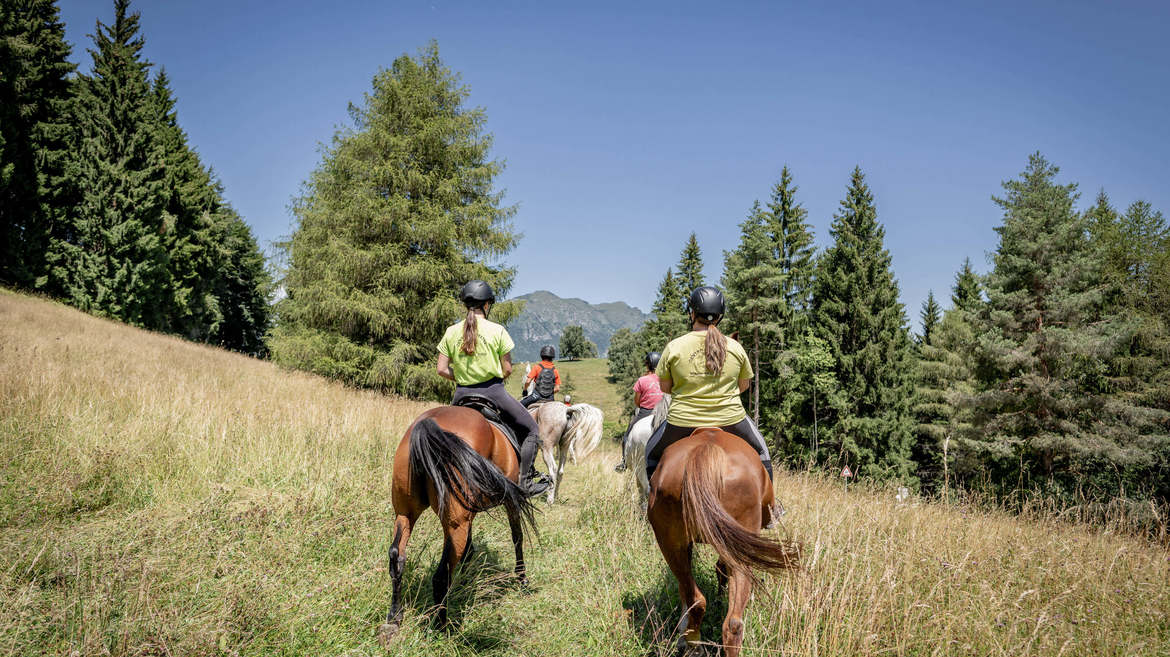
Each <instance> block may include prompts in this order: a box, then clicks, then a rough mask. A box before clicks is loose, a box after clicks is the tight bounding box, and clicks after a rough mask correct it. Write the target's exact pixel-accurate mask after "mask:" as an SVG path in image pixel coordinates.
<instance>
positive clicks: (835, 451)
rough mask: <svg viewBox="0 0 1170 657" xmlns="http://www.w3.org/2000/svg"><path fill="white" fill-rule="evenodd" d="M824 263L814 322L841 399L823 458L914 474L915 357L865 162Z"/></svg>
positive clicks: (880, 472)
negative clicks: (828, 355)
mask: <svg viewBox="0 0 1170 657" xmlns="http://www.w3.org/2000/svg"><path fill="white" fill-rule="evenodd" d="M830 233H831V234H832V236H833V238H834V243H833V245H832V246H831V247H829V248H828V250H826V251H825V253H824V255H823V257H822V258H821V259H820V261H819V263H818V270H817V275H816V282H815V284H814V287H813V301H812V304H813V306H812V327H813V331H814V333H815V335H816V337H818V338H820V339H821V340H824V342H825V343H827V345H828V349H829V351H830V353H831V354H832V357H833V363H834V365H833V366H834V375H835V378H836V381H837V387H838V388H839V391H840V396H841V399H842V400H843V402H842V404H843V405H842V406H841V407H840V408H839V409H837V413H836V417H835V418H833V420H832V422H831V423H826V424H827V425H828V426H826V425H822V428H821V441H820V451H821V456H819V457H818V459H817V460H818V461H820V462H830V463H833V464H834V465H835V466H840V465H846V464H847V465H850V466H851V467H854V469H855V471H856V472H858V473H860V474H861V475H866V476H882V477H891V478H895V479H900V480H903V481H910V480H911V479H912V475H911V470H912V463H911V460H910V452H911V446H912V443H913V431H912V426H913V420H912V416H911V414H910V401H911V396H912V395H913V385H914V384H913V363H912V360H911V350H910V339H909V331H908V329H907V327H906V319H905V312H904V310H903V307H902V304H901V303H900V302H899V301H898V285H897V283H896V282H895V280H894V275H893V272H892V271H891V269H890V264H891V261H890V254H889V252H888V251H886V249H885V247H884V244H883V240H884V237H885V229H883V228H882V226H881V225H880V224H879V223H878V221H877V209H876V208H875V207H874V203H873V196H872V194H871V193H870V191H869V188H868V186H867V185H866V184H865V178H864V176H863V175H862V173H861V169H860V168H855V169H854V170H853V174H852V181H851V184H850V186H849V190H848V192H847V193H846V196H845V199H844V200H842V201H841V207H840V209H839V210H838V212H837V213H836V215H835V216H834V218H833V224H832V227H831V228H830Z"/></svg>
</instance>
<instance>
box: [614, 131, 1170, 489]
mask: <svg viewBox="0 0 1170 657" xmlns="http://www.w3.org/2000/svg"><path fill="white" fill-rule="evenodd" d="M1058 172H1059V170H1058V169H1057V167H1056V166H1054V165H1052V164H1051V163H1049V162H1048V161H1047V160H1046V159H1045V158H1044V157H1043V156H1041V155H1040V154H1035V155H1032V156H1031V157H1030V158H1029V161H1028V164H1027V167H1026V168H1025V170H1024V171H1023V172H1022V173H1021V174H1020V175H1019V176H1018V177H1017V178H1015V179H1012V180H1009V181H1007V182H1005V183H1004V184H1003V193H1002V194H1001V195H1000V196H997V197H994V200H995V203H996V204H997V205H998V206H999V208H1000V209H1001V211H1002V213H1003V214H1002V223H1001V225H999V226H998V227H997V228H996V229H995V230H996V232H997V233H998V235H999V244H998V246H997V248H996V249H995V251H994V252H993V253H992V254H990V261H991V270H990V271H989V272H988V273H987V274H986V275H979V274H977V273H976V272H975V271H974V269H973V268H972V266H971V262H970V259H968V260H966V261H964V262H963V263H962V264H961V266H960V267H959V269H958V271H957V273H956V274H955V278H954V281H953V285H952V286H951V290H950V301H951V303H950V307H949V308H948V309H946V310H945V311H944V310H943V309H942V307H941V305H940V304H939V302H938V300H937V299H936V298H935V295H934V292H933V291H931V293H930V294H929V295H928V297H927V299H926V301H925V302H924V303H923V307H922V309H921V314H920V316H921V319H922V332H921V334H919V335H913V334H912V333H911V331H910V327H909V325H908V321H907V317H906V312H905V309H904V307H903V305H902V303H901V302H900V301H899V289H898V284H897V281H896V280H895V278H894V275H893V271H892V268H891V260H890V255H889V252H888V251H887V250H886V248H885V245H884V237H885V231H884V228H883V227H882V224H881V223H880V222H879V221H878V218H877V209H876V205H875V202H874V198H873V194H872V193H871V192H870V190H869V187H868V185H867V184H866V182H865V177H864V175H863V174H862V172H861V170H860V169H854V171H853V173H852V176H851V179H850V184H849V186H848V188H847V190H846V192H845V196H844V198H843V199H842V200H841V202H840V206H839V208H838V210H837V212H836V213H835V214H834V216H833V221H832V224H831V226H830V228H829V234H830V235H831V237H832V244H830V245H829V246H828V247H827V248H826V249H824V250H823V251H821V252H819V253H818V252H817V250H816V248H815V247H814V244H813V234H812V230H811V229H810V226H809V224H808V216H807V212H806V211H805V210H804V209H803V208H802V207H801V205H800V203H799V202H798V201H797V199H796V193H797V187H796V185H795V184H794V182H793V176H792V173H791V171H789V169H788V168H787V167H785V168H784V169H783V170H782V171H781V174H780V180H779V182H777V183H776V184H775V186H774V187H773V188H772V190H771V198H770V200H769V202H768V203H767V204H766V205H761V204H760V203H759V202H756V203H754V204H753V205H752V206H751V209H750V210H749V212H748V215H747V217H746V219H744V221H743V222H742V223H741V224H740V226H739V227H740V241H739V245H738V246H737V247H736V249H734V250H733V251H730V252H726V253H724V267H723V275H722V279H721V281H720V282H719V284H720V285H721V286H722V288H723V290H724V292H725V294H726V296H727V299H728V314H727V318H726V320H725V326H724V329H725V332H731V331H738V332H739V339H740V341H741V342H742V343H743V345H744V347H745V349H746V350H747V353H748V354H749V357H750V358H751V360H752V366H753V368H754V369H755V371H756V373H757V376H756V379H755V380H754V381H753V383H752V386H751V388H749V390H748V391H747V392H745V393H744V402H745V408H746V409H747V410H748V412H749V415H751V416H752V417H754V418H755V419H756V421H757V422H758V424H759V425H760V428H761V430H762V431H763V432H764V434H765V435H766V436H768V437H769V440H770V445H771V447H772V448H773V449H774V451H775V452H776V455H777V457H778V458H783V459H786V460H787V461H788V462H789V463H790V464H791V465H792V466H795V467H823V468H829V469H832V470H834V471H836V470H840V469H841V468H842V467H844V466H848V467H850V469H851V470H852V471H853V472H856V473H858V474H859V475H861V476H865V477H871V478H877V479H889V480H897V481H899V482H903V483H907V484H910V485H913V486H916V487H919V488H920V489H922V490H925V491H928V492H940V491H944V490H950V489H955V488H964V489H968V490H971V489H975V490H979V491H981V492H990V493H992V494H994V495H995V496H996V497H997V498H998V499H1015V500H1017V501H1019V500H1020V499H1022V497H1023V496H1027V495H1033V494H1034V495H1040V496H1043V497H1046V498H1053V499H1057V500H1060V501H1061V502H1063V503H1068V504H1078V503H1085V502H1100V501H1103V500H1109V499H1113V498H1118V497H1120V498H1126V499H1138V500H1140V499H1149V498H1155V499H1159V500H1162V501H1165V500H1167V499H1170V332H1168V330H1167V327H1168V326H1170V229H1168V228H1167V225H1166V222H1165V219H1164V218H1163V216H1162V214H1161V213H1160V212H1158V211H1156V210H1154V209H1153V208H1152V207H1151V206H1150V205H1149V203H1146V202H1144V201H1136V202H1134V203H1132V204H1131V205H1129V206H1128V208H1127V209H1126V210H1125V211H1120V210H1118V209H1116V208H1115V207H1114V206H1113V205H1112V204H1111V202H1110V200H1109V198H1108V196H1107V195H1106V194H1105V193H1104V192H1101V193H1100V194H1099V195H1098V196H1097V197H1096V200H1095V202H1094V204H1093V205H1092V206H1091V207H1089V208H1088V209H1087V210H1085V211H1078V210H1077V209H1076V202H1077V200H1078V198H1079V197H1078V192H1077V185H1075V184H1071V183H1062V182H1060V181H1059V180H1058V178H1057V176H1058ZM703 283H704V280H703V277H702V262H701V256H700V251H699V248H698V245H697V243H696V240H695V236H694V235H693V234H692V235H691V237H690V238H689V239H688V241H687V242H686V244H685V246H684V248H683V252H682V254H681V256H680V259H679V262H678V264H677V265H676V266H674V267H672V268H670V269H668V270H667V272H666V275H665V277H664V279H663V281H662V283H661V284H660V285H659V288H658V295H657V299H656V301H655V303H654V308H653V318H652V319H651V320H650V321H648V322H647V323H646V324H645V325H644V326H643V327H642V328H641V329H640V330H639V331H630V330H623V331H619V332H618V333H617V334H616V335H614V338H613V341H612V343H611V347H610V374H611V378H612V379H613V380H614V381H617V382H618V383H620V384H621V385H622V386H623V388H626V389H627V390H628V388H629V387H630V385H632V383H633V381H634V379H635V378H636V377H637V376H638V375H639V374H640V372H641V368H642V365H641V360H642V355H643V353H644V352H646V351H651V350H656V351H660V350H661V349H662V347H663V346H664V345H665V344H666V342H667V341H668V340H670V339H671V338H673V337H676V336H678V335H681V334H682V333H683V332H685V331H686V330H687V328H688V327H687V326H686V320H685V317H684V316H683V312H684V308H685V304H684V300H685V298H686V292H687V291H689V290H690V289H692V288H694V287H696V286H698V285H700V284H703Z"/></svg>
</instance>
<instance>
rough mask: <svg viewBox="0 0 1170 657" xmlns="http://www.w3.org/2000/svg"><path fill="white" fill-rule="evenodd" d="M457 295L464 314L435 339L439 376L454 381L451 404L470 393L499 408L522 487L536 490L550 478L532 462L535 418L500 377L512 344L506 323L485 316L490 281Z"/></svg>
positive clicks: (491, 298) (507, 371) (508, 367)
mask: <svg viewBox="0 0 1170 657" xmlns="http://www.w3.org/2000/svg"><path fill="white" fill-rule="evenodd" d="M459 298H460V300H462V301H463V305H464V306H466V307H467V317H466V318H464V319H462V320H460V321H459V322H457V323H455V324H452V325H451V326H449V327H447V331H446V332H445V333H444V334H443V339H442V340H440V341H439V362H438V366H437V367H438V371H439V376H441V377H443V378H444V379H450V380H452V381H454V382H455V396H454V398H453V399H452V400H451V403H452V404H456V403H458V402H459V401H460V400H461V399H463V398H464V397H468V396H475V397H483V398H486V399H487V400H489V401H491V402H492V404H494V405H495V407H496V408H497V409H498V410H499V411H500V415H501V417H502V419H503V420H504V421H505V422H507V423H508V426H510V427H512V429H513V430H514V431H515V432H516V439H517V440H518V441H519V442H520V472H521V473H523V474H522V475H521V476H522V477H525V478H527V480H528V481H527V482H526V484H525V490H526V492H527V493H528V494H529V495H537V494H539V493H541V492H543V491H544V490H545V489H547V488H548V484H549V482H548V480H547V479H545V478H543V477H542V476H541V475H539V474H538V473H537V472H536V470H535V468H533V467H532V464H533V462H534V461H535V460H536V450H537V449H538V448H539V447H540V434H539V432H538V430H537V428H536V421H535V420H533V419H532V416H531V415H530V414H529V413H528V409H526V408H524V407H523V406H521V405H520V402H518V401H516V398H515V397H513V396H512V395H510V394H508V391H507V390H506V389H505V388H504V379H506V378H508V376H509V375H511V374H512V349H513V348H514V347H515V346H516V344H515V343H514V342H512V336H510V335H508V331H507V329H505V328H504V327H503V326H501V325H499V324H497V323H495V322H493V321H491V320H489V319H488V318H487V317H488V313H489V312H491V308H492V304H493V303H495V302H496V294H495V292H493V291H492V288H491V286H490V285H488V284H487V283H485V282H484V281H471V282H469V283H467V284H466V285H464V286H463V289H462V290H460V292H459Z"/></svg>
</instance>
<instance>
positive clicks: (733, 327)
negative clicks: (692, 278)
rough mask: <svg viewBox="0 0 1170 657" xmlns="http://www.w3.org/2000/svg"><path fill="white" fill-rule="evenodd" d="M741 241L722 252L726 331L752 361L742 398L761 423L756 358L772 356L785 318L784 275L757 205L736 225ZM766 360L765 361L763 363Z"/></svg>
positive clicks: (754, 417)
mask: <svg viewBox="0 0 1170 657" xmlns="http://www.w3.org/2000/svg"><path fill="white" fill-rule="evenodd" d="M739 228H740V241H739V246H738V247H737V248H736V250H735V251H729V252H725V253H724V265H723V289H724V292H725V293H726V296H727V305H728V314H727V319H728V321H727V327H726V329H725V330H727V331H729V332H730V331H738V332H739V333H740V342H741V343H742V344H743V345H744V347H745V348H746V350H747V353H748V358H749V359H751V363H752V369H753V371H755V373H756V376H755V378H753V379H752V384H751V387H750V388H749V389H748V391H747V394H748V396H749V397H748V398H749V404H748V405H747V406H748V408H749V409H750V413H751V415H752V417H753V419H754V420H755V422H756V423H757V424H759V421H760V380H761V379H762V378H763V372H762V371H761V369H760V362H761V353H763V352H765V351H770V352H773V353H774V351H775V345H778V344H779V337H780V332H781V330H782V325H781V324H780V323H779V322H778V321H777V320H778V319H780V318H782V317H784V316H785V313H784V309H783V304H784V299H783V298H782V297H781V296H780V289H781V283H782V278H783V274H782V272H781V270H780V263H779V261H778V259H777V249H776V243H775V242H774V241H773V240H772V239H770V237H769V235H768V232H767V228H766V226H765V213H764V210H763V209H762V208H761V207H760V204H759V202H758V201H757V202H756V203H755V204H753V205H752V209H751V211H750V212H749V213H748V216H747V218H746V219H745V220H744V221H743V223H741V224H740V225H739ZM767 360H768V358H767V356H765V357H764V362H767Z"/></svg>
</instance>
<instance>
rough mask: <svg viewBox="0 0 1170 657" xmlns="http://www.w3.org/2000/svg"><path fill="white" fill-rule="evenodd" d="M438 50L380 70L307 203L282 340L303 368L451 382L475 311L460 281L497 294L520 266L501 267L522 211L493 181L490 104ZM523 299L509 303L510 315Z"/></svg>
mask: <svg viewBox="0 0 1170 657" xmlns="http://www.w3.org/2000/svg"><path fill="white" fill-rule="evenodd" d="M468 93H469V92H468V89H467V87H466V86H465V85H462V84H461V83H460V81H459V77H458V76H457V75H456V74H454V73H452V72H451V71H450V70H449V69H448V68H447V67H446V66H445V65H444V64H443V62H442V60H441V59H440V58H439V49H438V46H437V45H436V44H434V43H433V42H432V43H431V44H430V45H429V46H428V47H426V48H425V49H423V50H422V51H421V52H420V53H419V55H418V56H417V57H410V56H407V55H403V56H401V57H399V58H398V59H396V60H395V61H394V63H393V65H392V66H391V67H390V69H389V70H384V71H381V72H379V73H378V74H377V75H376V76H375V77H374V81H373V91H372V92H371V93H369V94H367V95H366V97H365V101H364V102H363V103H362V104H361V105H351V107H350V115H351V117H352V119H353V122H354V126H353V127H352V128H351V129H348V130H342V131H340V132H338V133H337V135H336V136H335V137H334V140H333V144H332V146H331V148H329V150H328V151H327V152H326V153H325V155H324V159H323V161H322V162H321V164H320V166H319V167H318V168H317V170H316V171H314V172H313V174H312V176H311V178H310V179H309V181H308V183H307V185H306V190H307V191H306V194H305V195H304V196H303V197H302V198H301V199H299V200H298V201H297V202H296V203H295V206H294V213H295V215H296V217H297V221H298V225H297V227H296V230H295V232H294V233H293V235H292V238H291V240H290V242H289V243H288V244H287V251H288V256H289V269H288V273H287V274H286V276H285V278H284V287H285V290H286V291H287V294H288V296H287V297H286V298H285V299H284V300H283V301H281V302H280V304H279V307H278V311H277V312H278V318H279V323H278V325H277V327H276V328H275V329H274V332H273V335H272V338H271V340H270V342H269V346H270V348H271V350H272V355H273V358H274V359H275V360H276V361H278V362H281V363H285V364H288V365H290V366H293V367H297V368H302V369H306V370H310V371H314V372H317V373H320V374H324V375H327V376H332V377H336V378H338V379H341V380H344V381H347V382H349V383H352V384H356V385H363V386H372V387H377V388H381V389H388V390H394V391H398V392H401V393H406V394H410V395H417V396H431V397H437V396H441V395H443V394H445V393H446V392H447V391H448V390H449V387H448V385H447V384H446V382H444V381H443V380H442V379H440V378H439V377H438V376H437V375H435V373H434V367H433V364H432V363H433V358H434V354H435V351H434V350H435V345H436V344H437V343H438V341H439V339H440V337H441V336H442V333H443V330H444V329H445V328H446V327H447V326H448V325H449V324H450V323H451V322H452V321H453V320H455V319H458V318H460V317H461V316H462V315H463V312H462V308H461V306H460V304H459V303H458V300H457V299H456V292H457V290H458V289H459V286H460V285H462V284H463V283H464V282H465V281H468V280H471V279H477V278H478V279H484V280H486V281H488V282H489V283H490V284H491V285H492V287H493V288H495V291H496V295H497V297H501V298H502V297H503V296H504V294H505V293H506V292H507V290H508V288H509V286H510V284H511V281H512V276H513V271H512V270H511V269H502V268H496V267H493V266H491V265H490V264H489V263H490V262H492V260H493V259H495V258H497V257H498V256H500V255H502V254H505V253H507V252H508V251H509V250H510V249H511V248H512V247H513V246H514V245H515V243H516V236H515V234H513V233H512V231H511V228H510V225H509V223H508V218H509V217H510V216H511V215H512V214H513V213H514V211H515V208H514V207H512V206H505V205H502V193H500V192H496V191H494V190H493V188H492V181H493V180H494V178H495V176H496V175H497V174H498V173H499V172H500V170H501V168H502V164H501V163H500V162H498V161H494V160H489V159H488V152H489V149H490V146H491V137H490V135H488V134H487V133H485V132H484V124H485V121H486V117H485V114H484V111H483V109H482V108H468V107H465V106H464V102H465V101H466V99H467V96H468ZM515 312H516V308H515V307H514V304H508V303H500V304H497V305H496V306H495V307H494V308H493V311H492V319H493V320H496V321H505V320H507V319H508V318H509V317H510V316H511V315H513V314H515Z"/></svg>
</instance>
